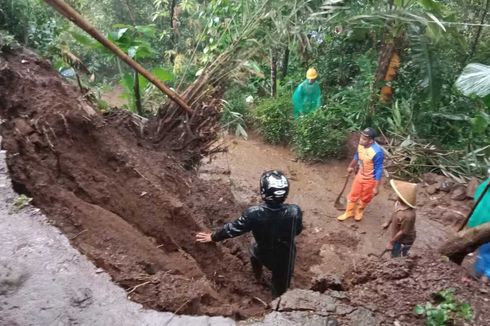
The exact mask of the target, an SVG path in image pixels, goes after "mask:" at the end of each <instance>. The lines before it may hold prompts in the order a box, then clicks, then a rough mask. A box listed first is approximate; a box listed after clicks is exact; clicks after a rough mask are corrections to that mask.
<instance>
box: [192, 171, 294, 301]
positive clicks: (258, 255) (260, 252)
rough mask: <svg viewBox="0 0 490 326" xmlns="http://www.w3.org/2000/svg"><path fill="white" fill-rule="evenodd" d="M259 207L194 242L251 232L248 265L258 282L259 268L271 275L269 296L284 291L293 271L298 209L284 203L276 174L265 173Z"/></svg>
mask: <svg viewBox="0 0 490 326" xmlns="http://www.w3.org/2000/svg"><path fill="white" fill-rule="evenodd" d="M260 193H261V196H262V200H263V201H264V203H263V204H261V205H258V206H252V207H249V208H247V209H246V210H245V212H244V213H243V214H242V216H241V217H240V218H238V219H237V220H235V221H233V222H230V223H227V224H225V225H224V226H223V227H221V228H220V229H218V230H216V231H215V232H213V233H202V232H200V233H198V234H197V235H196V241H197V242H202V243H206V242H211V241H214V242H219V241H222V240H225V239H230V238H234V237H237V236H239V235H242V234H244V233H246V232H249V231H252V234H253V236H254V239H255V243H254V244H253V245H252V247H251V248H250V254H251V258H250V259H251V264H252V269H253V274H254V276H255V278H256V279H258V280H261V278H262V268H263V266H265V267H266V268H268V269H269V270H271V272H272V294H273V296H275V297H277V296H280V295H281V294H283V293H284V292H286V290H287V289H288V287H289V285H290V283H291V277H292V275H293V271H294V261H295V257H296V245H295V242H294V238H295V237H296V236H297V235H299V234H300V233H301V231H302V229H303V222H302V212H301V209H300V208H299V206H297V205H294V204H285V203H284V201H285V200H286V198H287V196H288V193H289V182H288V180H287V178H286V176H284V174H283V173H282V172H280V171H275V170H271V171H266V172H264V173H263V174H262V176H261V177H260Z"/></svg>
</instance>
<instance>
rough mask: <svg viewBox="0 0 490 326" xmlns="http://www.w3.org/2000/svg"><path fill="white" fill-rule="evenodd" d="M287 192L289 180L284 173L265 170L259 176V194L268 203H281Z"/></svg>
mask: <svg viewBox="0 0 490 326" xmlns="http://www.w3.org/2000/svg"><path fill="white" fill-rule="evenodd" d="M288 193H289V182H288V179H287V178H286V176H285V175H284V173H282V172H281V171H277V170H270V171H265V172H264V173H262V176H261V177H260V195H261V196H262V199H263V200H264V201H266V202H269V203H277V204H279V203H283V202H284V201H285V200H286V197H287V196H288Z"/></svg>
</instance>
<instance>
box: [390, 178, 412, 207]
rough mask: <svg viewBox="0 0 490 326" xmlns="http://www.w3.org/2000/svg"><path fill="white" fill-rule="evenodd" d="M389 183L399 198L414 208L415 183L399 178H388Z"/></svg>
mask: <svg viewBox="0 0 490 326" xmlns="http://www.w3.org/2000/svg"><path fill="white" fill-rule="evenodd" d="M390 185H391V186H392V187H393V189H394V190H395V192H396V194H397V195H398V198H400V199H401V200H402V201H403V202H404V203H405V204H407V205H408V206H410V207H412V208H415V205H416V202H417V184H416V183H410V182H405V181H400V180H390Z"/></svg>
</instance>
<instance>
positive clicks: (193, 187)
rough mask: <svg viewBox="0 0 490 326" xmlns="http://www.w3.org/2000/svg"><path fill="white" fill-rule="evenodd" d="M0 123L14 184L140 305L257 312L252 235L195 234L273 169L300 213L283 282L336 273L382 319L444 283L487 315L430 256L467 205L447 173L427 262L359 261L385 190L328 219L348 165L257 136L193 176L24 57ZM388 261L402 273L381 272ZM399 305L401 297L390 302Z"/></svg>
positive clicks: (2, 87)
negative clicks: (354, 213) (350, 212)
mask: <svg viewBox="0 0 490 326" xmlns="http://www.w3.org/2000/svg"><path fill="white" fill-rule="evenodd" d="M0 118H1V119H2V128H1V135H2V137H3V142H2V147H3V148H4V149H5V150H7V163H8V167H9V171H10V173H11V176H12V179H13V185H14V189H15V190H16V191H17V192H19V193H24V194H26V195H28V196H30V197H32V198H33V204H34V205H36V206H37V207H39V208H41V209H42V210H43V212H45V213H46V214H47V215H48V217H49V218H50V220H51V222H52V223H53V224H54V225H55V226H57V227H59V228H60V229H61V230H62V231H63V232H64V233H65V234H66V235H67V237H68V238H69V239H70V240H71V244H72V245H73V246H74V247H75V248H77V249H78V250H79V251H80V252H81V253H83V254H85V255H86V256H87V257H88V258H89V259H91V260H92V261H93V262H94V263H95V264H96V265H97V267H100V268H102V269H104V270H105V271H107V272H108V273H109V274H110V275H111V277H112V279H113V281H114V282H115V283H117V284H119V285H120V286H121V287H123V288H124V289H125V290H126V291H127V292H128V293H129V297H130V298H131V299H132V300H134V301H136V302H139V303H141V304H143V305H144V306H145V307H147V308H153V309H157V310H163V311H170V312H176V313H182V314H184V313H185V314H208V315H224V316H231V317H233V318H235V319H245V318H247V317H251V316H260V315H262V314H264V313H265V312H266V311H268V309H269V308H265V306H264V302H265V303H268V302H270V301H271V299H272V298H271V295H270V291H269V290H268V289H267V288H266V287H265V286H264V285H263V284H258V283H255V282H253V281H251V273H250V266H249V260H248V246H249V242H250V236H243V237H241V238H239V239H233V240H228V241H225V242H224V243H221V244H206V245H202V244H196V243H195V241H194V235H195V233H196V232H198V231H203V230H212V229H214V228H216V227H218V226H219V225H221V224H222V223H224V222H226V221H229V220H232V219H234V218H236V217H238V216H239V214H240V212H241V211H242V210H243V208H244V207H245V206H247V205H250V204H254V203H258V200H259V197H258V192H257V190H258V178H259V176H260V174H261V173H262V172H263V171H264V170H267V169H280V170H282V171H284V172H285V173H286V175H287V176H288V177H289V178H290V180H291V185H292V188H291V194H290V197H289V199H288V201H289V202H292V203H296V204H299V205H300V206H301V207H302V208H303V210H304V224H305V230H304V231H303V233H302V234H301V235H300V236H299V238H298V257H297V264H296V268H295V274H294V281H293V287H294V288H303V289H309V288H315V284H317V283H316V282H315V280H318V279H319V278H320V279H321V278H322V277H327V276H329V275H336V276H339V277H341V278H342V277H343V275H344V273H347V274H345V275H347V276H346V278H345V282H347V283H346V284H348V285H346V287H345V289H346V290H348V291H347V292H348V295H349V296H348V298H349V299H346V300H349V302H350V304H352V305H356V306H369V310H370V311H372V312H373V313H375V314H376V317H377V318H378V321H380V322H385V321H386V322H388V321H389V322H393V321H394V320H399V319H397V318H398V317H400V316H405V317H403V318H405V319H406V320H407V321H409V322H415V321H420V320H418V319H416V317H414V315H413V314H412V313H411V310H412V309H413V306H414V305H415V304H416V303H423V302H425V301H428V300H430V293H432V292H435V291H438V290H440V289H441V288H443V287H449V286H451V284H453V285H454V286H452V287H455V288H457V289H458V291H460V292H461V295H462V296H463V297H464V299H465V300H467V301H469V302H471V303H473V304H474V305H476V306H475V310H477V311H481V313H480V315H479V316H483V317H479V318H482V319H481V320H486V319H485V318H487V317H486V315H485V311H487V310H488V309H485V308H487V307H486V301H484V300H483V299H482V298H483V297H484V296H485V294H482V296H478V297H475V298H476V299H475V300H473V299H472V298H470V297H469V295H471V294H472V293H476V292H478V291H480V287H479V285H478V284H477V283H476V282H474V284H470V285H468V287H467V288H465V287H461V286H462V285H461V284H460V282H459V281H458V280H459V278H460V276H463V275H466V272H465V270H462V269H460V268H459V267H457V266H453V265H452V264H449V263H445V262H439V260H438V258H437V257H436V256H435V255H433V254H431V252H434V249H436V248H437V247H438V246H439V245H440V244H441V243H442V241H444V240H445V239H446V238H447V237H448V236H449V235H450V234H451V233H452V232H453V231H452V225H454V224H455V223H457V222H458V221H460V220H462V219H463V218H464V215H465V214H466V213H467V211H468V210H469V205H468V202H469V200H468V197H469V195H468V194H466V192H465V194H464V195H462V194H460V195H459V197H457V195H458V193H461V188H460V187H453V188H451V189H446V188H445V189H444V190H441V189H439V188H441V187H439V186H438V185H439V184H442V183H443V181H444V180H435V179H437V178H435V177H434V178H435V179H434V178H433V179H434V180H428V179H427V180H425V181H424V182H423V183H422V186H421V187H420V189H419V194H418V198H419V201H418V203H419V207H418V210H417V232H418V237H417V241H416V243H415V245H414V247H413V250H412V253H413V254H414V256H415V257H431V258H423V259H421V258H415V257H414V258H413V259H409V260H403V261H400V260H393V261H392V260H389V259H387V258H384V259H382V260H381V261H376V260H372V259H370V260H366V257H367V256H368V255H369V254H372V253H374V254H378V253H380V252H381V251H382V250H383V248H384V245H385V244H386V242H387V241H388V237H389V232H390V231H389V230H383V229H382V228H381V224H382V223H383V222H384V221H385V220H386V219H388V218H389V217H390V214H391V210H392V206H393V202H392V201H391V200H390V198H392V197H393V193H392V191H391V190H390V189H389V187H387V186H385V187H384V188H383V190H382V191H381V193H380V194H379V195H378V196H377V197H376V198H375V199H374V201H373V202H372V204H371V205H370V206H369V207H368V209H367V210H366V213H365V219H364V220H363V221H362V222H355V221H353V220H348V221H345V222H338V221H337V220H336V219H335V217H336V216H337V215H338V214H340V213H341V212H339V211H337V210H336V209H335V208H334V207H333V202H334V201H335V198H336V196H337V194H338V192H339V191H340V189H341V187H342V185H343V183H344V180H345V179H344V177H345V167H346V165H347V163H346V162H328V163H322V164H320V163H315V164H310V163H305V162H301V161H299V160H297V159H296V158H295V157H294V155H293V154H291V152H290V151H289V150H288V149H287V148H285V147H280V146H268V145H264V144H263V143H262V142H261V140H260V138H259V137H257V136H252V137H251V139H249V140H248V141H245V140H242V139H237V138H232V137H224V140H223V141H224V142H226V143H227V144H228V148H229V151H228V152H227V153H223V154H219V155H217V156H215V157H212V158H211V159H210V160H205V162H204V164H203V165H202V166H201V169H200V171H199V173H196V171H193V170H186V169H185V168H184V166H183V164H182V159H181V158H180V156H179V152H178V151H175V150H172V149H171V148H165V147H161V146H160V147H158V148H157V147H155V146H152V144H151V142H149V141H148V140H147V139H146V138H144V136H142V133H140V132H139V129H138V128H139V125H138V122H137V121H135V120H134V118H133V117H132V116H131V115H130V114H128V113H126V112H124V111H120V110H116V111H111V112H110V113H107V114H101V113H100V112H98V111H97V109H96V108H94V107H93V106H92V105H91V104H90V103H89V102H87V101H86V100H85V99H84V98H83V96H81V95H80V93H79V92H78V91H77V89H75V88H74V87H73V86H71V85H69V84H68V83H67V82H66V81H63V80H62V79H61V78H60V77H59V76H58V75H57V73H56V72H55V71H53V70H51V67H50V65H49V63H47V62H46V61H44V60H42V59H38V58H37V57H35V56H34V55H33V54H32V53H29V52H22V53H14V54H7V55H4V56H3V57H2V58H0ZM177 136H178V135H176V137H177ZM457 189H459V190H457ZM445 191H447V192H445ZM456 197H457V198H456ZM414 261H415V263H414ZM431 261H433V262H434V264H435V265H434V266H436V267H434V269H431V268H432V267H431V266H432V265H430V264H431V263H430V262H431ZM441 266H442V267H441ZM445 266H449V267H445ZM399 269H400V270H402V271H403V270H408V272H404V273H405V274H403V275H402V276H395V277H392V276H390V275H391V274H392V273H395V275H398V274H396V273H397V271H398V270H399ZM436 275H438V276H436ZM431 280H432V281H431ZM413 284H422V285H420V287H419V286H418V285H417V286H414V285H413ZM400 289H403V291H400ZM478 293H479V292H478ZM372 296H374V297H375V299H373V298H372ZM400 297H401V299H400ZM397 300H403V301H404V302H405V303H404V304H403V305H401V307H400V308H399V309H394V310H393V309H392V310H390V309H389V305H390V302H391V303H392V302H397ZM479 304H481V306H478V305H479ZM292 310H294V309H292ZM341 317H342V316H340V317H339V318H341ZM400 318H402V317H400ZM477 324H481V325H485V324H484V323H479V322H478V323H477Z"/></svg>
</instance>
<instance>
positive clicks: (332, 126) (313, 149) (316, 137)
mask: <svg viewBox="0 0 490 326" xmlns="http://www.w3.org/2000/svg"><path fill="white" fill-rule="evenodd" d="M346 136H347V130H346V129H345V128H344V127H343V123H342V121H341V120H340V119H339V118H338V117H337V116H336V115H335V112H334V111H329V110H328V109H327V108H326V107H322V108H321V109H319V110H317V111H315V112H312V113H310V114H308V115H306V116H303V117H301V118H299V119H298V120H297V121H296V122H295V128H294V140H293V141H294V147H295V150H296V152H297V153H298V155H299V156H300V157H302V158H307V159H326V158H336V159H340V158H343V157H344V156H345V150H344V149H345V146H344V145H345V141H346Z"/></svg>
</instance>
